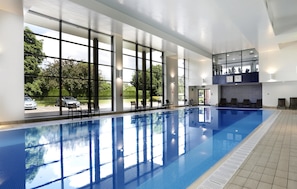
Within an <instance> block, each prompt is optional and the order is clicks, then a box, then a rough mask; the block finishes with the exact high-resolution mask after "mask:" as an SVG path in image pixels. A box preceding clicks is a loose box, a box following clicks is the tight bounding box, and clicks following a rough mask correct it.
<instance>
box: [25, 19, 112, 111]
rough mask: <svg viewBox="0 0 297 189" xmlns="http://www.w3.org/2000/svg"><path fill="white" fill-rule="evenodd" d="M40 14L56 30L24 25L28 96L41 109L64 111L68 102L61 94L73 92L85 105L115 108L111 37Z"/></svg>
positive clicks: (103, 108)
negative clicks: (113, 105)
mask: <svg viewBox="0 0 297 189" xmlns="http://www.w3.org/2000/svg"><path fill="white" fill-rule="evenodd" d="M28 14H30V13H28ZM39 19H40V20H44V22H40V23H47V26H50V27H51V28H55V29H54V30H53V29H50V28H47V27H42V26H36V25H31V24H25V35H24V36H25V48H24V49H25V52H24V56H25V63H24V67H25V91H24V93H25V95H28V96H31V97H33V98H34V99H35V101H37V104H38V107H37V108H38V109H39V112H40V111H46V112H49V111H50V112H52V114H63V111H64V110H65V111H67V109H65V108H67V103H64V102H62V101H63V100H62V99H61V100H59V99H60V98H61V97H64V96H71V97H74V98H75V99H76V100H77V101H79V102H80V104H79V105H80V106H81V107H85V108H87V107H89V106H91V105H94V106H96V107H97V108H98V107H100V110H101V111H112V110H113V108H112V88H113V87H112V83H113V80H112V71H113V61H112V54H113V52H112V37H111V36H109V35H105V34H102V33H99V32H96V31H91V30H89V29H88V28H83V27H80V26H79V25H75V24H71V23H68V22H63V21H60V20H56V19H49V18H48V17H42V16H40V18H39ZM60 105H62V108H60ZM30 113H31V112H30ZM52 114H51V115H52Z"/></svg>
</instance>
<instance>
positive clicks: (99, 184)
mask: <svg viewBox="0 0 297 189" xmlns="http://www.w3.org/2000/svg"><path fill="white" fill-rule="evenodd" d="M271 114H272V111H267V110H244V109H242V110H235V109H217V108H215V107H199V108H185V109H179V110H174V111H164V112H161V111H160V112H153V113H140V114H133V115H132V114H125V115H122V116H114V117H105V116H104V117H100V118H98V119H92V120H88V121H80V122H75V121H71V122H69V123H60V124H51V125H37V126H36V127H35V126H34V127H30V128H26V129H18V130H10V131H1V132H0V181H1V182H0V188H1V189H6V188H7V189H22V188H26V189H29V188H42V189H45V188H46V189H59V188H61V189H62V188H63V189H73V188H94V189H95V188H96V189H97V188H103V189H134V188H141V189H151V188H170V189H174V188H178V189H180V188H186V187H187V186H189V185H190V184H191V183H192V182H193V181H195V180H196V179H197V178H199V177H200V176H201V175H202V174H203V173H204V172H205V171H207V170H208V169H209V168H210V167H211V166H213V165H214V164H215V163H216V162H217V161H219V160H220V159H221V158H222V157H224V156H225V155H226V154H227V153H229V152H230V151H231V150H232V149H233V148H234V147H235V146H236V145H238V144H239V143H240V142H241V141H242V140H243V139H244V138H245V137H246V136H248V135H249V134H250V133H251V132H252V131H253V130H254V129H255V128H256V127H257V126H258V125H260V124H261V123H262V122H263V121H264V120H265V119H267V118H268V117H269V116H270V115H271Z"/></svg>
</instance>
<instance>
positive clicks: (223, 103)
mask: <svg viewBox="0 0 297 189" xmlns="http://www.w3.org/2000/svg"><path fill="white" fill-rule="evenodd" d="M227 104H228V103H227V100H226V98H221V100H220V103H219V106H220V107H226V106H227Z"/></svg>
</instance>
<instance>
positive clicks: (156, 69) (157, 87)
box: [130, 65, 163, 96]
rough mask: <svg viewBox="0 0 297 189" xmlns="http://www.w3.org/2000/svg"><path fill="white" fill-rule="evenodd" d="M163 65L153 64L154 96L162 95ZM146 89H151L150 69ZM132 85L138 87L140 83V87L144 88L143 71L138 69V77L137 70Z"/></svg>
mask: <svg viewBox="0 0 297 189" xmlns="http://www.w3.org/2000/svg"><path fill="white" fill-rule="evenodd" d="M162 77H163V74H162V66H161V65H154V66H152V95H153V96H160V95H162ZM145 82H146V90H149V89H150V73H149V71H147V72H146V81H145ZM130 83H131V85H133V86H134V87H136V85H137V83H138V89H139V90H143V87H144V86H143V75H142V71H138V79H136V72H135V74H134V75H133V76H132V79H131V82H130Z"/></svg>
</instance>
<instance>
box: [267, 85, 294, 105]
mask: <svg viewBox="0 0 297 189" xmlns="http://www.w3.org/2000/svg"><path fill="white" fill-rule="evenodd" d="M290 97H297V81H287V82H266V83H262V101H263V106H264V107H274V108H275V107H276V106H277V101H278V98H285V99H286V105H287V107H288V106H289V102H290Z"/></svg>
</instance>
